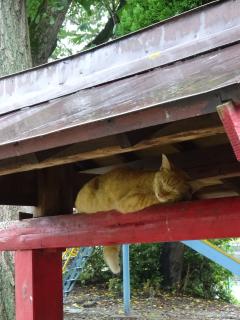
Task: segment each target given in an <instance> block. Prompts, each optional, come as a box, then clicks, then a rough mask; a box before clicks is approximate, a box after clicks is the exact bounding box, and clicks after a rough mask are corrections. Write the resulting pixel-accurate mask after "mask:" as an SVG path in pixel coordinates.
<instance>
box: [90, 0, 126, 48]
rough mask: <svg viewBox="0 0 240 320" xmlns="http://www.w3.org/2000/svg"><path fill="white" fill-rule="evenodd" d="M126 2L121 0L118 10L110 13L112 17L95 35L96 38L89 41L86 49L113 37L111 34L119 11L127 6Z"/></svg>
mask: <svg viewBox="0 0 240 320" xmlns="http://www.w3.org/2000/svg"><path fill="white" fill-rule="evenodd" d="M125 4H126V0H120V2H119V5H118V7H117V10H116V12H115V13H114V14H113V12H111V13H110V18H109V20H108V22H107V23H106V25H105V27H104V28H103V30H102V31H101V32H100V33H99V34H98V35H97V36H96V37H95V39H93V40H92V41H91V42H90V43H88V45H87V46H86V47H85V49H87V48H90V47H92V46H96V45H99V44H102V43H103V42H107V41H108V40H109V39H110V38H111V36H112V35H113V30H114V26H115V24H116V21H117V13H118V12H119V11H120V10H121V9H122V8H123V7H124V6H125Z"/></svg>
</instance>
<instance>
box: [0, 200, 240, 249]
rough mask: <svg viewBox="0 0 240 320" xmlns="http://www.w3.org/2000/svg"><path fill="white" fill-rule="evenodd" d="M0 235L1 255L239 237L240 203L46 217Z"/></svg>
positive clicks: (208, 202)
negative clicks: (27, 251)
mask: <svg viewBox="0 0 240 320" xmlns="http://www.w3.org/2000/svg"><path fill="white" fill-rule="evenodd" d="M0 231H1V232H0V250H19V249H20V250H26V249H40V248H65V247H78V246H95V245H110V244H113V243H139V242H141V243H145V242H161V241H179V240H192V239H205V238H209V239H210V238H225V237H239V236H240V198H239V197H235V198H234V197H233V198H222V199H210V200H209V199H208V200H199V201H193V202H182V203H177V204H171V205H159V206H153V207H149V208H147V209H145V210H143V211H141V212H137V213H131V214H120V213H117V212H109V213H97V214H95V215H84V214H82V215H81V214H76V215H64V216H57V217H42V218H36V219H30V220H24V221H21V222H17V223H13V224H12V225H11V224H10V225H9V226H8V227H7V226H6V227H5V229H1V230H0Z"/></svg>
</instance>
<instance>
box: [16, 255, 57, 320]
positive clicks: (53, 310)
mask: <svg viewBox="0 0 240 320" xmlns="http://www.w3.org/2000/svg"><path fill="white" fill-rule="evenodd" d="M15 284H16V289H15V290H16V320H62V319H63V288H62V251H61V250H47V249H45V250H26V251H17V252H16V254H15Z"/></svg>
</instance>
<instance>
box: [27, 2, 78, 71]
mask: <svg viewBox="0 0 240 320" xmlns="http://www.w3.org/2000/svg"><path fill="white" fill-rule="evenodd" d="M61 2H62V3H61V6H60V7H58V8H54V7H53V6H52V5H50V4H49V1H47V0H43V1H42V2H41V4H40V5H39V9H38V12H37V15H36V17H35V18H34V20H33V21H31V23H30V25H29V33H30V42H31V53H32V61H33V66H37V65H40V64H43V63H46V62H47V60H48V58H49V56H50V55H51V54H52V52H53V51H54V49H55V48H56V45H57V35H58V32H59V30H60V28H61V26H62V23H63V21H64V19H65V16H66V13H67V11H68V9H69V7H70V4H71V2H72V0H62V1H61Z"/></svg>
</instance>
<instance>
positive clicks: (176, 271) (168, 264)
mask: <svg viewBox="0 0 240 320" xmlns="http://www.w3.org/2000/svg"><path fill="white" fill-rule="evenodd" d="M183 253H184V245H183V244H182V243H180V242H166V243H164V244H163V247H162V254H161V257H160V264H161V272H162V275H163V287H164V288H165V289H168V290H171V289H177V288H178V287H179V285H180V282H181V277H182V268H183Z"/></svg>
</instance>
